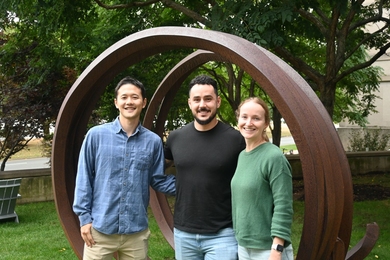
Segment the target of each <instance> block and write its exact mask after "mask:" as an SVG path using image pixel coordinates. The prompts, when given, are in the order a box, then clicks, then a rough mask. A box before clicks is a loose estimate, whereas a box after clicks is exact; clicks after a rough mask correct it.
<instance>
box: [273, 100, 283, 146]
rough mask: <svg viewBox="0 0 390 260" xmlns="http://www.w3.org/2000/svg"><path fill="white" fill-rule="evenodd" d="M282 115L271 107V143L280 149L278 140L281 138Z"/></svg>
mask: <svg viewBox="0 0 390 260" xmlns="http://www.w3.org/2000/svg"><path fill="white" fill-rule="evenodd" d="M281 119H282V115H281V114H280V112H279V110H278V109H277V107H276V106H273V107H272V121H273V123H274V127H273V129H271V133H272V143H273V144H274V145H276V146H278V147H280V138H281V137H282V120H281Z"/></svg>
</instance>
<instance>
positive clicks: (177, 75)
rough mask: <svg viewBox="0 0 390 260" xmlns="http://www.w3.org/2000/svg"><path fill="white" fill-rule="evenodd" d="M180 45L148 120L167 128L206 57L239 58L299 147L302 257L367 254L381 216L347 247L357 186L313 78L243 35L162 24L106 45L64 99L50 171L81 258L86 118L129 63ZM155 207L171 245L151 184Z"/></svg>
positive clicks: (161, 199) (168, 217)
mask: <svg viewBox="0 0 390 260" xmlns="http://www.w3.org/2000/svg"><path fill="white" fill-rule="evenodd" d="M175 48H195V49H200V50H204V51H197V52H195V53H193V54H192V55H190V56H188V57H187V58H186V59H184V60H183V61H181V62H180V63H179V64H178V65H177V66H176V67H175V68H174V69H173V70H172V71H171V72H170V73H169V74H168V75H167V76H166V78H165V79H164V80H163V81H162V83H161V84H160V86H159V88H158V89H157V90H156V92H155V94H154V96H153V98H152V100H151V102H150V103H149V106H148V109H147V112H146V115H145V119H144V125H145V126H146V127H148V128H152V121H153V119H155V117H154V116H155V115H156V114H157V121H156V122H157V123H156V128H155V129H154V130H155V132H156V133H158V134H160V136H161V135H162V131H163V126H164V121H165V119H166V117H167V113H168V111H169V108H170V106H171V104H172V101H173V98H174V96H175V94H176V92H177V90H178V88H179V87H180V85H181V83H182V82H183V81H184V80H185V78H186V77H187V76H188V75H189V74H190V73H191V72H192V71H193V70H194V69H196V68H197V67H198V66H199V65H201V64H203V63H205V62H207V61H209V60H223V61H228V62H230V63H234V64H236V65H237V66H239V67H241V68H242V69H244V70H245V71H246V72H247V73H248V74H249V75H251V76H252V77H253V78H254V79H255V80H256V81H257V82H258V83H259V84H260V85H261V86H262V87H263V89H264V90H265V91H266V93H267V94H268V95H269V96H270V97H271V99H272V100H273V102H274V103H275V105H276V106H277V107H278V109H279V111H280V112H281V114H282V116H283V118H285V120H286V122H287V124H288V126H289V129H290V131H291V134H292V135H293V137H294V140H295V142H296V144H297V147H298V149H299V152H300V158H301V163H302V170H303V176H304V184H305V185H304V187H305V217H304V226H303V230H302V237H301V242H300V246H299V249H298V255H297V259H345V258H347V259H363V258H364V257H365V256H366V255H367V254H368V253H369V252H370V251H371V249H372V247H373V246H374V244H375V241H376V240H377V237H378V232H379V231H378V227H377V225H376V224H372V225H369V226H368V227H367V234H366V236H365V238H363V239H362V240H361V241H360V242H359V244H358V245H357V246H356V247H354V248H353V249H352V250H351V251H349V252H347V251H348V246H349V242H350V236H351V229H352V211H353V210H352V207H353V193H352V180H351V173H350V169H349V165H348V161H347V158H346V155H345V152H344V150H343V147H342V145H341V142H340V140H339V137H338V135H337V132H336V130H335V128H334V126H333V123H332V121H331V119H330V117H329V115H328V113H327V112H326V110H325V108H324V107H323V105H322V104H321V102H320V101H319V99H318V98H317V96H316V95H315V93H314V92H313V91H312V89H311V88H310V86H309V85H308V84H307V83H306V82H305V81H304V80H303V79H302V77H300V76H299V74H298V73H297V72H295V71H294V70H293V69H292V68H291V67H290V66H288V65H287V64H286V63H285V62H283V61H282V60H281V59H279V58H278V57H276V56H275V55H273V54H272V53H270V52H268V51H267V50H265V49H263V48H261V47H258V46H256V45H254V44H252V43H250V42H248V41H246V40H245V39H242V38H239V37H237V36H233V35H230V34H225V33H221V32H216V31H209V30H200V29H193V28H184V27H161V28H154V29H149V30H145V31H141V32H139V33H135V34H132V35H130V36H128V37H126V38H124V39H122V40H120V41H118V42H117V43H115V44H114V45H112V46H111V47H110V48H108V49H107V50H106V51H104V52H103V53H102V54H101V55H100V56H99V57H98V58H96V59H95V61H93V62H92V63H91V64H90V66H89V67H88V68H87V69H86V70H85V71H84V72H83V73H82V74H81V75H80V77H79V78H78V80H77V81H76V82H75V83H74V85H73V87H72V88H71V90H70V91H69V93H68V95H67V96H66V98H65V100H64V102H63V105H62V107H61V110H60V113H59V116H58V119H57V125H56V132H55V136H54V142H53V156H52V178H53V186H54V196H55V201H56V207H57V211H58V214H59V217H60V221H61V223H62V226H63V229H64V231H65V234H66V236H67V238H68V240H69V241H70V244H71V246H72V247H73V249H74V251H75V252H76V254H77V255H78V257H80V258H81V256H82V251H83V241H82V239H81V237H80V234H79V222H78V219H77V217H76V216H75V215H74V214H73V211H72V207H71V205H72V202H73V192H74V183H75V176H76V167H77V160H78V154H79V150H80V146H81V143H82V140H83V137H84V134H85V130H86V126H87V122H88V119H89V117H90V115H91V112H92V109H93V108H94V106H95V104H96V102H97V100H98V99H99V97H100V95H101V93H102V92H103V91H104V88H105V87H106V85H108V83H110V82H111V81H112V80H113V78H114V77H115V76H116V75H117V74H119V73H120V72H121V71H123V70H124V69H126V68H127V67H129V66H131V65H133V64H135V63H137V62H139V61H141V60H143V59H145V58H146V57H149V56H151V55H154V54H157V53H161V52H164V51H168V50H171V49H175ZM151 207H152V210H153V213H154V215H155V217H156V220H157V222H158V224H159V226H160V228H161V230H162V232H163V234H164V236H165V238H166V239H167V241H168V242H169V243H170V244H171V246H172V247H173V233H172V228H173V218H172V213H171V211H170V209H169V206H168V204H167V202H166V198H165V196H164V195H162V194H159V193H156V192H154V191H153V190H151Z"/></svg>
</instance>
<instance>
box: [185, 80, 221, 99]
mask: <svg viewBox="0 0 390 260" xmlns="http://www.w3.org/2000/svg"><path fill="white" fill-rule="evenodd" d="M196 84H199V85H211V86H213V88H214V92H215V95H217V96H218V85H217V82H216V81H215V80H214V79H213V78H211V77H210V76H207V75H198V76H196V77H195V78H193V79H192V80H191V82H190V84H188V94H189V93H190V91H191V89H192V87H193V86H194V85H196Z"/></svg>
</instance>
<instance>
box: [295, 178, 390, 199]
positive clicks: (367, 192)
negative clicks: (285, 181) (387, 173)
mask: <svg viewBox="0 0 390 260" xmlns="http://www.w3.org/2000/svg"><path fill="white" fill-rule="evenodd" d="M386 199H390V188H388V187H383V186H381V185H377V184H354V185H353V200H354V201H365V200H386ZM294 200H298V201H304V200H305V192H304V186H303V181H294Z"/></svg>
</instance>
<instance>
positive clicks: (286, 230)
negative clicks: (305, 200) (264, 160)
mask: <svg viewBox="0 0 390 260" xmlns="http://www.w3.org/2000/svg"><path fill="white" fill-rule="evenodd" d="M271 167H272V169H271V171H270V176H269V177H270V179H269V180H270V187H271V190H272V196H273V201H274V210H273V216H272V225H271V236H272V238H274V237H279V238H282V239H284V240H285V246H288V245H289V244H291V225H292V220H293V198H292V194H293V191H292V173H291V166H290V164H289V162H288V161H287V159H286V157H285V156H284V155H283V154H280V155H277V156H275V158H274V160H273V163H272V166H271Z"/></svg>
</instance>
